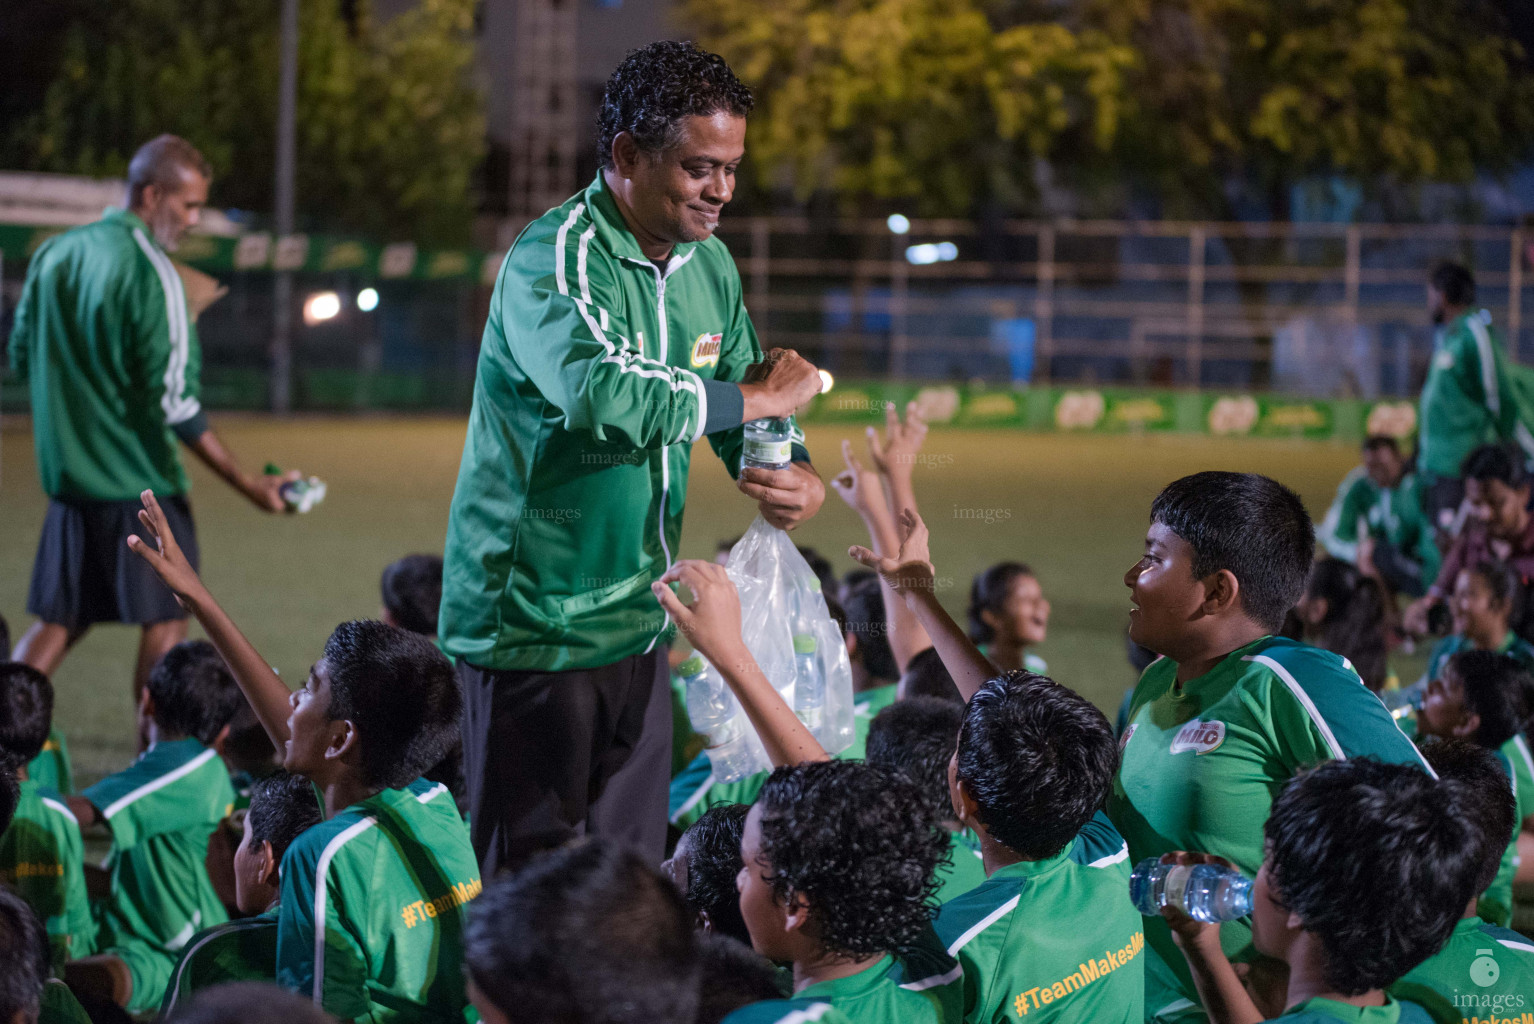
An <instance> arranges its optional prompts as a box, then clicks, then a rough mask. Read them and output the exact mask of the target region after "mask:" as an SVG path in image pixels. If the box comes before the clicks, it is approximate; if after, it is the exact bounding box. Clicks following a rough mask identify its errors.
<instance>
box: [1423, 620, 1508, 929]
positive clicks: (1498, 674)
mask: <svg viewBox="0 0 1534 1024" xmlns="http://www.w3.org/2000/svg"><path fill="white" fill-rule="evenodd" d="M1531 713H1534V678H1531V677H1530V675H1529V673H1528V670H1526V669H1525V668H1524V667H1523V666H1522V665H1520V664H1519V663H1518V662H1517V661H1516V660H1514V659H1513V658H1512V657H1510V656H1508V655H1506V654H1498V653H1497V652H1496V651H1477V650H1469V651H1460V652H1458V653H1457V654H1452V655H1450V656H1449V658H1448V660H1446V661H1445V662H1444V663H1443V666H1442V667H1441V668H1440V669H1439V671H1438V673H1437V675H1435V676H1434V677H1433V678H1432V679H1431V680H1430V681H1429V682H1428V688H1427V694H1426V696H1425V697H1424V698H1423V702H1422V707H1421V708H1420V709H1418V711H1417V715H1416V726H1417V732H1418V734H1419V735H1421V736H1436V737H1439V738H1441V739H1463V740H1469V741H1470V742H1472V743H1474V744H1476V745H1477V746H1479V747H1482V748H1484V749H1486V750H1489V751H1492V752H1493V753H1494V755H1495V756H1496V759H1497V761H1498V763H1499V764H1501V766H1502V770H1503V772H1504V779H1505V781H1507V782H1509V783H1510V784H1511V786H1510V791H1511V792H1512V793H1513V794H1514V799H1515V802H1516V808H1517V820H1518V821H1519V822H1522V820H1523V819H1524V818H1525V817H1527V816H1529V815H1531V814H1534V778H1531V777H1530V775H1529V763H1528V759H1529V747H1528V742H1527V740H1525V738H1524V737H1523V735H1522V730H1523V728H1524V727H1525V725H1526V724H1527V722H1528V721H1529V717H1530V714H1531ZM1523 780H1528V782H1529V783H1531V784H1525V785H1523V786H1522V787H1520V785H1519V783H1520V781H1523ZM1518 863H1519V858H1518V840H1517V834H1516V830H1515V832H1514V835H1513V836H1512V837H1511V838H1510V839H1509V841H1508V842H1507V843H1504V844H1503V850H1502V857H1501V868H1500V869H1499V870H1498V872H1497V875H1496V877H1495V878H1494V879H1493V880H1492V881H1491V883H1490V884H1489V885H1487V886H1486V887H1485V888H1484V889H1483V890H1482V891H1481V892H1480V896H1481V899H1480V908H1479V913H1480V915H1481V916H1482V917H1484V918H1485V919H1486V920H1488V921H1490V922H1491V923H1493V924H1497V925H1502V926H1503V927H1506V926H1507V925H1508V924H1509V923H1510V922H1511V920H1512V916H1513V876H1514V875H1515V874H1516V873H1517V871H1518Z"/></svg>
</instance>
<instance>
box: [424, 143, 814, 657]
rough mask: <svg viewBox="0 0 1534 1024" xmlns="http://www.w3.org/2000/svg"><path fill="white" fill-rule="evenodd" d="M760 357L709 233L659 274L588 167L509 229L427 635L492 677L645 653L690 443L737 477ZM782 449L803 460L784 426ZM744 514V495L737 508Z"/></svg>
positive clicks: (657, 619)
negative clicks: (556, 199) (562, 193)
mask: <svg viewBox="0 0 1534 1024" xmlns="http://www.w3.org/2000/svg"><path fill="white" fill-rule="evenodd" d="M761 358H762V350H761V346H760V344H759V343H758V342H757V337H756V331H755V329H754V328H753V327H752V325H751V319H750V317H748V316H747V315H746V309H745V305H744V303H743V301H742V296H741V283H740V274H739V273H738V271H737V270H736V269H735V263H734V260H733V259H731V257H730V254H729V251H728V250H727V249H726V248H725V246H724V243H723V242H720V241H719V240H718V239H717V238H708V239H706V240H704V241H701V242H691V243H682V244H678V245H677V246H675V248H673V249H672V252H671V256H670V257H669V258H668V259H667V260H666V261H665V266H664V268H662V267H661V266H660V265H658V264H656V263H654V262H651V261H650V260H649V259H647V258H646V257H645V255H644V253H643V252H642V251H641V250H640V248H639V243H638V241H636V240H635V238H634V236H633V234H632V233H630V231H629V230H628V227H627V226H626V225H625V223H624V221H623V217H622V215H621V214H620V213H619V211H618V207H617V205H616V203H615V201H614V199H613V196H612V194H611V192H610V191H609V190H608V188H607V187H606V185H605V183H604V182H603V179H602V176H601V174H600V173H599V174H598V175H597V178H596V180H595V181H593V182H592V183H591V185H590V187H588V188H587V189H586V190H585V191H584V192H582V193H580V194H578V195H575V196H573V197H572V198H571V199H570V200H569V201H568V202H566V203H565V204H564V205H563V206H559V207H557V208H555V209H553V210H550V211H549V212H548V213H546V214H544V215H543V216H542V217H540V218H539V219H538V220H536V221H534V222H533V223H532V224H530V225H528V227H527V228H526V229H525V230H524V231H523V232H522V234H521V236H520V237H518V238H517V240H516V243H515V244H514V245H513V246H512V247H511V251H510V252H509V253H507V255H506V261H505V263H504V264H503V265H502V267H501V271H500V276H499V278H498V279H497V281H496V285H495V292H494V295H493V296H492V298H491V302H490V315H489V320H488V322H487V323H486V325H485V334H484V340H483V342H482V344H481V347H480V353H479V368H478V374H477V377H476V380H475V383H474V404H473V409H472V411H471V412H470V413H469V427H468V436H467V438H466V439H465V441H464V448H463V461H462V463H461V465H460V468H459V473H458V485H457V488H456V490H455V491H454V494H453V503H452V509H451V512H450V513H449V517H448V530H447V546H446V553H445V566H444V572H443V579H442V610H441V619H440V624H439V630H438V633H439V635H440V636H441V638H442V646H443V649H444V650H445V651H446V652H447V653H448V654H449V655H451V656H453V657H455V658H464V659H467V660H468V661H469V662H471V663H473V664H476V665H480V666H483V667H485V668H490V669H513V668H514V669H531V670H563V669H583V668H596V667H599V666H602V665H609V664H612V663H613V662H616V661H619V660H621V659H623V658H626V657H629V656H631V655H635V654H640V653H643V652H646V651H649V650H651V649H653V648H654V647H655V645H656V643H657V641H658V640H659V639H660V638H661V637H662V635H663V634H664V633H665V631H666V629H667V628H668V622H667V618H666V616H665V614H664V613H663V612H662V610H661V608H660V606H659V605H658V604H657V603H656V600H655V596H654V595H653V594H652V593H651V592H650V584H651V582H653V581H654V580H655V579H657V578H658V577H659V576H660V575H661V574H662V573H664V572H665V571H666V569H667V568H668V567H669V565H670V564H671V562H672V560H673V559H675V558H676V557H677V546H678V543H679V542H680V540H681V531H682V511H683V508H684V506H685V504H686V500H687V474H688V466H689V464H690V461H691V456H692V445H693V443H694V442H696V441H697V440H698V439H699V438H701V437H703V436H704V435H705V434H706V435H708V439H709V443H710V444H711V445H712V446H713V449H714V451H715V452H716V453H717V454H718V456H719V457H720V459H721V460H723V462H724V464H725V467H726V468H727V469H728V470H729V472H730V474H731V475H732V476H735V475H738V474H739V472H740V459H741V451H742V448H743V429H742V426H741V418H742V415H743V409H744V400H743V398H742V396H741V392H740V389H739V388H738V387H736V385H735V383H732V382H738V381H740V380H742V379H743V378H744V376H745V373H746V370H747V368H748V367H749V366H750V365H751V364H753V363H756V362H759V361H760V360H761ZM793 440H794V441H795V442H796V444H795V445H794V458H795V459H796V460H798V461H807V460H808V458H809V456H808V453H807V452H805V450H804V448H803V446H802V443H797V442H802V440H803V434H802V433H800V432H799V430H798V427H797V426H795V427H794V428H793ZM741 511H742V516H743V518H742V522H743V523H744V521H745V517H746V516H747V515H748V507H746V506H743V507H742V510H741Z"/></svg>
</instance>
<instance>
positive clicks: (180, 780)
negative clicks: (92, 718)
mask: <svg viewBox="0 0 1534 1024" xmlns="http://www.w3.org/2000/svg"><path fill="white" fill-rule="evenodd" d="M274 678H275V677H274ZM239 702H240V691H239V689H238V688H237V687H236V686H235V683H234V678H233V676H231V675H230V673H229V669H228V667H227V666H226V665H225V664H224V662H223V659H221V658H220V657H219V655H218V652H217V651H215V650H214V649H213V646H212V645H211V644H209V643H208V642H207V641H204V640H185V641H182V642H181V643H179V644H177V645H176V646H174V647H172V648H171V649H170V650H168V651H166V652H165V654H164V656H163V657H161V658H160V660H159V661H158V662H156V663H155V665H154V667H153V668H152V669H150V671H149V679H148V681H147V682H146V684H145V686H144V690H143V693H142V695H141V697H140V699H139V707H138V722H139V724H138V728H139V734H140V735H142V736H145V737H147V738H148V741H149V746H148V749H146V750H145V751H144V753H143V754H141V755H139V758H138V760H136V761H134V762H133V764H131V765H129V766H128V767H127V768H125V769H123V770H122V771H120V772H118V773H116V774H115V775H109V776H107V777H106V778H104V779H102V780H101V781H100V782H98V783H96V784H95V785H94V786H91V787H90V788H89V789H87V790H85V791H84V792H83V793H81V794H80V795H79V796H75V797H70V798H69V806H70V809H71V810H72V811H73V812H74V815H75V817H76V818H77V819H78V820H79V822H80V825H81V827H82V828H85V827H90V826H92V825H96V824H105V825H106V826H107V827H108V828H109V829H110V830H111V832H112V852H111V853H110V855H109V857H108V864H107V867H108V869H109V871H110V873H111V895H110V896H109V897H108V899H107V901H106V904H105V907H104V909H103V911H102V914H101V918H100V923H101V927H100V931H99V933H98V935H97V937H96V948H97V949H98V950H99V952H98V953H97V954H96V955H94V956H91V957H87V958H85V959H81V960H73V961H71V962H70V963H69V964H68V965H67V967H66V968H65V980H67V981H68V982H69V986H70V987H71V988H74V989H77V990H81V991H84V992H86V993H88V994H90V995H91V996H92V997H94V998H98V999H103V1000H110V1001H111V1002H114V1003H116V1004H117V1005H118V1006H121V1007H123V1008H125V1009H126V1010H128V1012H130V1013H143V1012H146V1011H151V1010H154V1009H156V1008H157V1007H158V1006H159V1005H160V999H161V997H162V996H164V994H165V986H166V984H167V983H168V982H169V981H170V972H171V969H172V968H173V967H175V965H176V956H177V954H179V953H180V952H181V948H182V947H183V946H185V945H186V943H187V940H188V939H190V938H191V937H192V936H193V935H195V934H196V933H197V932H198V931H199V930H200V929H202V928H206V927H208V926H210V925H215V924H220V923H222V922H223V921H225V920H227V919H228V914H227V913H226V912H225V910H224V905H223V903H222V902H220V900H219V898H218V893H217V892H215V891H214V889H213V883H212V882H211V881H210V880H209V878H208V871H207V868H206V866H205V861H206V859H207V856H208V837H209V835H211V834H212V832H213V831H214V829H216V828H217V827H218V824H219V822H220V821H222V820H223V818H224V816H225V815H227V814H228V813H229V812H230V810H231V809H232V807H233V805H234V790H233V788H232V787H231V786H230V785H229V775H228V773H227V772H226V771H225V770H224V763H223V762H222V761H221V760H219V757H218V751H217V749H215V748H216V746H217V745H218V744H219V743H220V742H221V740H222V738H223V736H224V732H225V730H226V729H227V727H228V725H229V720H230V719H231V718H232V717H233V716H234V709H235V708H236V707H237V706H238V705H239Z"/></svg>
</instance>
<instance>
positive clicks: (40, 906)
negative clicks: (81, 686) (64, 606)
mask: <svg viewBox="0 0 1534 1024" xmlns="http://www.w3.org/2000/svg"><path fill="white" fill-rule="evenodd" d="M52 718H53V684H51V683H50V682H49V681H48V677H47V676H45V675H43V674H42V673H41V672H39V671H38V670H37V669H35V668H32V667H31V666H30V665H23V664H21V663H20V662H5V663H3V664H0V765H4V766H6V767H9V768H11V769H12V770H15V771H16V776H17V780H18V782H19V784H20V786H19V792H20V803H19V804H18V806H17V808H16V815H15V817H14V818H13V819H12V821H11V824H10V827H9V828H6V829H0V883H4V884H5V885H9V886H10V887H11V888H12V889H14V890H15V891H16V892H17V893H18V894H19V895H20V896H21V898H22V899H24V900H26V901H27V903H29V904H30V905H31V907H32V909H33V911H34V912H35V913H36V914H37V916H38V919H39V920H41V921H42V922H43V926H44V928H45V929H46V930H47V932H48V945H49V949H50V952H51V955H52V960H53V965H54V967H55V968H58V967H62V966H63V964H64V961H65V960H68V959H69V958H71V957H81V956H89V955H90V954H91V953H93V952H95V950H96V922H95V921H94V920H93V919H92V917H91V908H90V899H89V897H88V896H87V895H86V891H85V855H84V850H83V845H82V843H81V840H80V825H79V823H78V822H77V821H76V820H75V816H74V813H73V812H71V811H70V809H69V805H68V804H67V803H65V802H64V797H63V796H61V795H60V794H59V793H57V792H56V791H54V790H53V789H51V788H49V787H47V786H45V785H42V784H41V783H39V782H37V781H36V780H34V779H32V777H31V768H32V764H34V763H36V761H35V759H36V758H37V756H38V751H39V750H41V749H42V747H43V744H44V743H45V742H46V740H47V736H48V732H49V723H50V722H51V721H52Z"/></svg>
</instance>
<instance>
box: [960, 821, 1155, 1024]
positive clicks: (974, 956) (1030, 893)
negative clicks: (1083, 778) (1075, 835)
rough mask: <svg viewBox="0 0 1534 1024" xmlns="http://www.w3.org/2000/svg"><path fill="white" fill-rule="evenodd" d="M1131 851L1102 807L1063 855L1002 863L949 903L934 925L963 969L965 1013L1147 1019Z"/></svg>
mask: <svg viewBox="0 0 1534 1024" xmlns="http://www.w3.org/2000/svg"><path fill="white" fill-rule="evenodd" d="M1082 851H1087V855H1088V856H1090V855H1091V854H1092V853H1097V854H1100V856H1098V857H1097V858H1095V859H1094V860H1092V861H1087V860H1084V859H1082ZM1106 851H1112V852H1106ZM1127 859H1128V858H1127V856H1125V855H1124V853H1123V840H1122V839H1121V838H1120V837H1119V834H1118V833H1117V832H1116V831H1115V830H1114V828H1113V825H1112V824H1111V823H1109V821H1108V820H1107V818H1106V817H1104V816H1103V815H1101V814H1099V815H1098V816H1097V817H1095V818H1093V820H1092V821H1091V822H1089V823H1088V825H1087V827H1086V828H1084V829H1083V830H1082V834H1081V836H1080V837H1079V839H1078V841H1077V842H1076V843H1074V844H1072V846H1070V847H1067V848H1066V849H1065V850H1062V851H1061V852H1060V853H1059V854H1058V855H1056V856H1054V857H1050V858H1049V859H1047V860H1041V861H1032V862H1024V863H1020V864H1010V865H1008V866H1006V867H1003V868H1000V869H998V870H997V871H996V872H995V873H993V874H992V875H991V877H990V879H989V880H988V881H986V882H985V883H984V884H982V885H980V886H978V887H977V888H975V889H972V890H971V891H970V892H968V893H966V894H964V895H963V896H960V897H958V898H957V899H953V900H949V901H948V902H947V903H945V904H943V907H942V909H941V910H940V911H939V912H938V918H937V923H936V929H937V933H938V937H939V938H940V939H941V940H942V941H943V942H944V943H945V944H946V946H947V951H948V953H949V955H950V956H955V957H957V958H958V960H959V963H960V965H961V966H962V967H963V982H962V984H963V989H964V1019H965V1020H966V1021H969V1022H970V1024H990V1022H998V1024H999V1022H1001V1021H1017V1020H1028V1021H1044V1022H1048V1021H1086V1020H1090V1021H1094V1022H1096V1021H1122V1022H1125V1024H1139V1022H1140V1021H1141V1020H1143V1019H1144V1001H1145V976H1144V970H1145V957H1144V955H1143V954H1144V951H1145V934H1144V928H1143V925H1142V923H1141V918H1140V915H1139V914H1138V913H1137V912H1136V911H1135V908H1134V906H1133V905H1132V904H1131V903H1130V902H1129V876H1128V865H1127Z"/></svg>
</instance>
